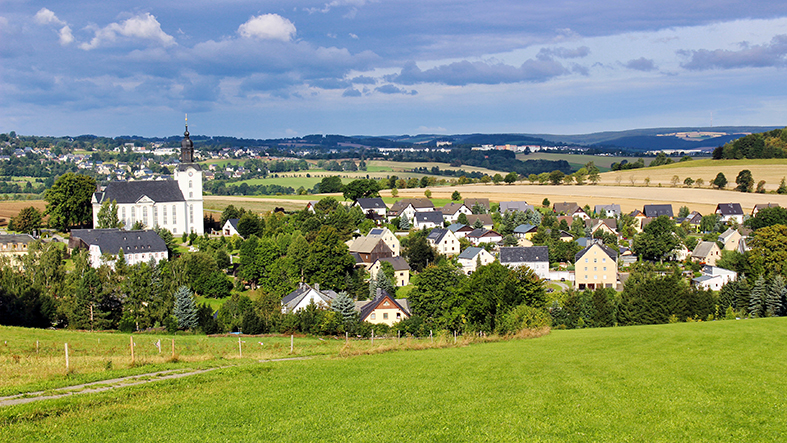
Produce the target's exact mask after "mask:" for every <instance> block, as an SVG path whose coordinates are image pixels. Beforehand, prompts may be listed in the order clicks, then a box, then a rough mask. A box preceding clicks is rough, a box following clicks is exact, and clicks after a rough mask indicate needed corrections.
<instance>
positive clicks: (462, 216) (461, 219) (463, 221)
mask: <svg viewBox="0 0 787 443" xmlns="http://www.w3.org/2000/svg"><path fill="white" fill-rule="evenodd" d="M456 222H457V223H461V224H463V225H466V224H469V223H470V222H469V221H468V220H467V214H465V213H464V212H461V213H459V217H457V218H456Z"/></svg>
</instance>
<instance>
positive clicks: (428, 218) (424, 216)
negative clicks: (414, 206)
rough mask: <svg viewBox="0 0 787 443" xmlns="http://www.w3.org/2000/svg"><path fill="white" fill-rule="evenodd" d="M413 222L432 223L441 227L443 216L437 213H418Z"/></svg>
mask: <svg viewBox="0 0 787 443" xmlns="http://www.w3.org/2000/svg"><path fill="white" fill-rule="evenodd" d="M415 222H416V223H418V224H422V223H434V224H436V225H442V224H443V214H442V213H441V212H438V211H418V212H416V213H415Z"/></svg>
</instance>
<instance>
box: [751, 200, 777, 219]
mask: <svg viewBox="0 0 787 443" xmlns="http://www.w3.org/2000/svg"><path fill="white" fill-rule="evenodd" d="M778 207H779V204H778V203H758V204H756V205H754V207H753V208H752V209H751V216H752V217H754V216H756V215H757V213H758V212H760V211H762V210H763V209H765V208H778Z"/></svg>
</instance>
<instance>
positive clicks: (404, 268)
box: [369, 257, 410, 286]
mask: <svg viewBox="0 0 787 443" xmlns="http://www.w3.org/2000/svg"><path fill="white" fill-rule="evenodd" d="M383 262H388V263H390V264H391V266H393V268H394V277H395V279H396V281H395V282H393V283H394V284H395V285H396V286H407V285H409V284H410V265H409V264H407V261H405V259H403V258H402V257H388V258H380V259H377V260H376V261H375V262H374V263H372V265H371V266H369V274H370V276H371V278H372V280H374V279H376V278H377V273H378V272H380V268H381V267H382V265H383Z"/></svg>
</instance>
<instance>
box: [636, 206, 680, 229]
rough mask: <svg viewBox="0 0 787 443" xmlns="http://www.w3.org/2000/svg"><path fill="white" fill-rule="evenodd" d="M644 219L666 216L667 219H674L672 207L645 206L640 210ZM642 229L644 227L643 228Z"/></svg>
mask: <svg viewBox="0 0 787 443" xmlns="http://www.w3.org/2000/svg"><path fill="white" fill-rule="evenodd" d="M642 212H643V213H644V214H645V217H649V218H656V217H661V216H662V215H666V216H667V217H669V218H672V217H674V214H673V212H672V205H645V206H644V207H643V208H642ZM643 227H644V226H643Z"/></svg>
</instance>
